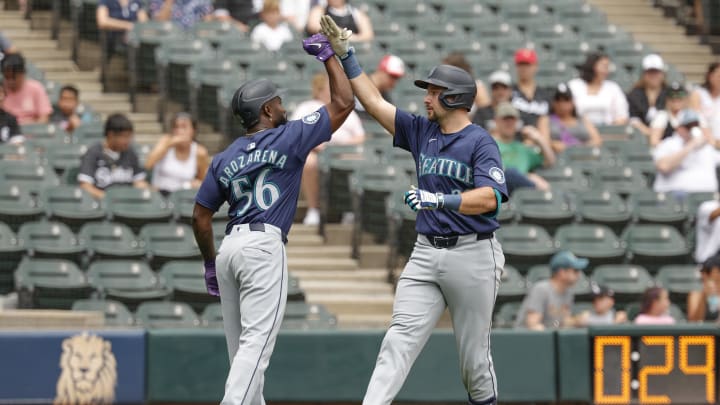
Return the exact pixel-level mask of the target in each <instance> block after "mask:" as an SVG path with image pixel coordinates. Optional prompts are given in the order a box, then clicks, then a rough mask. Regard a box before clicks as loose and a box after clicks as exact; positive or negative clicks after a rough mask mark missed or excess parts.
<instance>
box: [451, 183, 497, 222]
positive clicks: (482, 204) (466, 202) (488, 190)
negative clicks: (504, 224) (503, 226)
mask: <svg viewBox="0 0 720 405" xmlns="http://www.w3.org/2000/svg"><path fill="white" fill-rule="evenodd" d="M460 197H461V198H462V201H461V203H460V209H459V210H458V212H460V213H461V214H465V215H481V214H488V213H494V212H495V211H496V210H497V197H496V196H495V190H493V188H492V187H481V188H476V189H473V190H470V191H466V192H464V193H462V194H461V195H460Z"/></svg>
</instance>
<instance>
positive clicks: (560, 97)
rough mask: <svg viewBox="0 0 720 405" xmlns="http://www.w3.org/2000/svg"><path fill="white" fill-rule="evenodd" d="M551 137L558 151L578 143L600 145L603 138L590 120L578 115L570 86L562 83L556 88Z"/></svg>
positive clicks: (551, 120)
mask: <svg viewBox="0 0 720 405" xmlns="http://www.w3.org/2000/svg"><path fill="white" fill-rule="evenodd" d="M550 138H551V140H552V147H553V150H554V151H555V152H556V153H562V152H564V151H565V149H567V148H568V147H572V146H577V145H590V146H600V145H601V144H602V138H601V137H600V134H599V133H598V131H597V128H595V125H593V123H592V122H590V120H588V119H587V118H583V117H578V115H577V112H576V111H575V104H574V103H573V95H572V92H571V91H570V87H568V86H567V84H565V83H560V84H559V85H558V87H557V89H556V90H555V95H554V96H553V101H552V114H551V115H550Z"/></svg>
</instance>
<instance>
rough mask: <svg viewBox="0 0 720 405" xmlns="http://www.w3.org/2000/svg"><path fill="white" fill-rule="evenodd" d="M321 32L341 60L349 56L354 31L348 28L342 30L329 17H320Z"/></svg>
mask: <svg viewBox="0 0 720 405" xmlns="http://www.w3.org/2000/svg"><path fill="white" fill-rule="evenodd" d="M320 27H321V29H320V32H322V33H323V34H325V36H326V37H327V39H328V41H330V46H332V49H333V51H335V54H336V55H338V56H339V57H340V58H343V57H345V56H346V55H347V53H348V50H349V49H350V36H352V31H350V30H349V29H347V28H340V27H338V25H337V24H335V21H333V19H332V18H330V16H329V15H324V16H322V17H320Z"/></svg>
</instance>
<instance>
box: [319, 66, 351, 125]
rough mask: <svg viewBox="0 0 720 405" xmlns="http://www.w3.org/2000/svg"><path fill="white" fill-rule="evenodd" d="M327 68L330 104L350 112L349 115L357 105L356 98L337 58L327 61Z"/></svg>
mask: <svg viewBox="0 0 720 405" xmlns="http://www.w3.org/2000/svg"><path fill="white" fill-rule="evenodd" d="M325 68H326V69H327V72H328V79H329V81H330V103H331V104H336V105H337V106H338V109H341V110H348V113H349V111H352V109H353V106H354V105H355V98H354V97H353V89H352V87H350V82H349V81H348V79H347V77H346V76H345V73H344V72H343V70H342V67H341V66H340V63H339V62H338V61H337V60H336V59H335V58H330V59H328V60H326V61H325Z"/></svg>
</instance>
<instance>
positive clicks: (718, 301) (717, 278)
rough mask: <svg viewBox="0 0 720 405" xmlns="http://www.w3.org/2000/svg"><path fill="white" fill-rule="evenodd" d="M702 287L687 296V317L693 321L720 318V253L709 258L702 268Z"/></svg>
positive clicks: (712, 320) (708, 320)
mask: <svg viewBox="0 0 720 405" xmlns="http://www.w3.org/2000/svg"><path fill="white" fill-rule="evenodd" d="M700 277H701V278H702V288H701V289H700V290H696V291H690V293H688V297H687V315H688V316H687V318H688V321H691V322H704V321H706V322H715V321H717V320H718V319H719V318H720V254H715V255H713V256H710V257H708V258H707V260H705V261H704V263H703V264H702V267H701V268H700Z"/></svg>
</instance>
